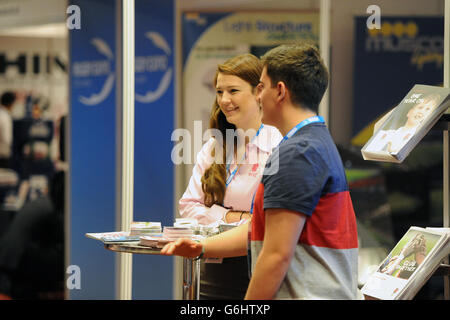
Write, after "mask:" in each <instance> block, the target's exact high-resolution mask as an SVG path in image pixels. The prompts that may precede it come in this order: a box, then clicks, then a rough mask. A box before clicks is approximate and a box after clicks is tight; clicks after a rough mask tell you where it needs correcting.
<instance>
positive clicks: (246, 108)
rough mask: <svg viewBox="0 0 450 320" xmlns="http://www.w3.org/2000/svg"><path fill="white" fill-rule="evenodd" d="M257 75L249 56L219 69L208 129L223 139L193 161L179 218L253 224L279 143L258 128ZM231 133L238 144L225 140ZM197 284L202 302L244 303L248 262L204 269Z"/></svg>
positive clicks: (208, 145)
mask: <svg viewBox="0 0 450 320" xmlns="http://www.w3.org/2000/svg"><path fill="white" fill-rule="evenodd" d="M261 71H262V65H261V62H260V60H259V59H258V58H257V57H255V56H254V55H251V54H243V55H239V56H236V57H234V58H231V59H229V60H227V61H226V62H225V63H224V64H222V65H219V66H218V69H217V72H216V75H215V78H214V87H215V88H216V99H215V101H214V105H213V108H212V111H211V117H210V128H211V129H215V130H216V132H218V131H220V133H221V135H220V136H221V137H220V138H218V137H217V136H216V137H211V138H210V139H209V140H208V141H207V142H206V143H205V144H204V145H203V147H202V149H201V151H200V152H199V154H198V155H197V163H196V165H195V167H194V169H193V173H192V177H191V179H190V181H189V185H188V187H187V190H186V191H185V193H184V195H183V196H182V198H181V199H180V201H179V210H180V215H181V216H182V217H183V218H195V219H197V220H198V222H199V223H200V224H203V225H207V224H211V223H214V222H217V221H223V222H226V223H239V222H240V221H243V220H246V219H250V218H251V213H250V210H251V205H252V199H253V195H254V193H255V191H256V188H257V186H258V184H259V182H260V180H261V176H262V173H263V170H264V166H265V163H266V161H267V158H268V157H269V155H270V153H271V152H272V149H273V148H274V147H275V146H277V145H278V143H279V142H280V141H281V139H282V136H281V134H280V133H279V131H278V130H277V129H276V128H274V127H271V126H267V125H263V124H262V122H261V118H262V112H261V109H260V107H259V105H258V102H257V99H256V94H257V92H256V90H257V88H256V87H257V85H258V84H259V78H260V75H261ZM230 129H232V130H233V131H231V132H233V133H235V137H236V138H233V139H227V134H228V137H230ZM227 130H228V131H227ZM232 137H233V136H232ZM200 279H201V284H200V297H201V299H207V298H211V299H243V298H244V296H245V292H246V289H247V286H248V282H249V278H248V267H247V258H246V257H239V258H229V259H224V260H223V262H222V263H221V264H212V263H206V264H205V263H202V265H201V277H200Z"/></svg>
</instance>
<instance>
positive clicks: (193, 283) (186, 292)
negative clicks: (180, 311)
mask: <svg viewBox="0 0 450 320" xmlns="http://www.w3.org/2000/svg"><path fill="white" fill-rule="evenodd" d="M199 299H200V260H196V261H194V260H192V259H187V258H183V300H199Z"/></svg>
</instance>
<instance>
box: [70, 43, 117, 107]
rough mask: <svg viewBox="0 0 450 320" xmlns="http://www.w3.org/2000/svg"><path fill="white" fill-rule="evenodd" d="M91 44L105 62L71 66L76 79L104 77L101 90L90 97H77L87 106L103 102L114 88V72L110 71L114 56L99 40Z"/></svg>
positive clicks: (106, 45)
mask: <svg viewBox="0 0 450 320" xmlns="http://www.w3.org/2000/svg"><path fill="white" fill-rule="evenodd" d="M91 44H92V45H93V46H94V47H95V49H96V50H97V52H98V53H100V54H101V55H103V56H104V57H106V60H92V61H79V62H75V63H74V64H73V75H74V76H75V77H77V78H78V79H81V78H93V77H106V80H105V82H104V83H103V85H102V88H101V90H100V91H99V92H97V93H92V94H91V95H90V96H87V97H86V96H79V98H78V99H79V101H80V102H81V103H82V104H84V105H87V106H95V105H98V104H100V103H101V102H103V101H104V100H105V99H106V98H107V97H108V96H109V94H110V93H111V90H112V89H113V87H114V78H115V76H114V72H113V71H112V70H111V69H112V68H111V62H112V61H114V54H113V52H112V50H111V48H110V47H109V46H108V44H107V43H106V42H105V41H104V40H102V39H100V38H93V39H92V40H91Z"/></svg>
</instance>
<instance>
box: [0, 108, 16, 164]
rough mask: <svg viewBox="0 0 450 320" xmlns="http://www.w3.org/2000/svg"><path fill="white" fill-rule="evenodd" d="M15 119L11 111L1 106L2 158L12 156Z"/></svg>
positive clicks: (0, 143)
mask: <svg viewBox="0 0 450 320" xmlns="http://www.w3.org/2000/svg"><path fill="white" fill-rule="evenodd" d="M12 137H13V120H12V117H11V114H10V113H9V111H8V110H7V109H6V108H5V107H4V106H0V158H9V157H11V147H12Z"/></svg>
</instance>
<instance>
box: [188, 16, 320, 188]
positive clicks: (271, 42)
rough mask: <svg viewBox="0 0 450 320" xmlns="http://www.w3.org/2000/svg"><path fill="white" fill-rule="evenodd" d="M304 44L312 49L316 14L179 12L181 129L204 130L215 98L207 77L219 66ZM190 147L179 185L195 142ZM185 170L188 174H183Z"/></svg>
mask: <svg viewBox="0 0 450 320" xmlns="http://www.w3.org/2000/svg"><path fill="white" fill-rule="evenodd" d="M300 41H305V42H309V43H313V44H315V45H318V42H319V13H318V12H292V11H291V12H285V11H278V12H268V11H262V12H222V13H219V12H184V13H183V15H182V48H183V101H182V104H183V117H184V128H186V129H188V130H189V132H191V133H194V128H196V130H195V131H199V130H198V129H200V126H201V129H202V131H203V132H204V131H205V130H206V129H208V125H209V115H210V111H211V107H212V104H213V101H214V99H215V88H214V87H213V78H214V74H215V71H216V68H217V65H218V64H219V63H223V62H224V61H225V60H227V59H228V58H231V57H233V56H235V55H238V54H242V53H253V54H255V55H256V56H261V55H263V54H264V53H265V52H266V51H267V50H268V49H270V48H272V47H275V46H277V45H279V44H282V43H291V42H300ZM195 139H196V141H194V142H193V144H192V145H193V146H194V148H193V150H192V152H191V158H190V159H188V160H189V161H187V162H190V163H188V165H189V166H188V170H186V176H185V181H186V182H187V181H189V177H190V175H191V173H192V166H193V165H192V164H193V163H194V161H195V158H196V154H197V153H198V151H200V148H201V145H202V143H201V141H197V140H198V138H195ZM189 168H190V170H189Z"/></svg>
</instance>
